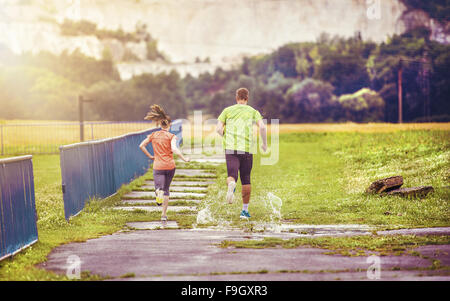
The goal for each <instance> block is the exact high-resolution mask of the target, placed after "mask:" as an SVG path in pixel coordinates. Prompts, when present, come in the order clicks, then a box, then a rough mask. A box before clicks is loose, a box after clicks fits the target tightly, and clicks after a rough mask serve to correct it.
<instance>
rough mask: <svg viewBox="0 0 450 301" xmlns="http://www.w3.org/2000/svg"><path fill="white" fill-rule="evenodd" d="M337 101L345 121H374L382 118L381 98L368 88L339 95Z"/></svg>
mask: <svg viewBox="0 0 450 301" xmlns="http://www.w3.org/2000/svg"><path fill="white" fill-rule="evenodd" d="M338 102H339V107H340V111H341V114H340V116H342V117H343V119H344V120H345V121H356V122H374V121H378V120H382V119H383V117H384V116H383V115H384V100H383V98H381V96H380V95H379V94H378V93H377V92H375V91H372V90H370V89H368V88H363V89H361V90H359V91H357V92H355V93H353V94H344V95H341V96H340V97H339V100H338ZM342 117H341V118H342Z"/></svg>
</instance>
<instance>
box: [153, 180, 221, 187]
mask: <svg viewBox="0 0 450 301" xmlns="http://www.w3.org/2000/svg"><path fill="white" fill-rule="evenodd" d="M214 183H215V182H214V181H175V179H174V180H173V181H172V183H171V184H170V187H172V186H191V187H192V186H199V185H210V184H214ZM144 184H145V185H152V186H153V187H154V186H155V181H153V180H149V181H145V182H144Z"/></svg>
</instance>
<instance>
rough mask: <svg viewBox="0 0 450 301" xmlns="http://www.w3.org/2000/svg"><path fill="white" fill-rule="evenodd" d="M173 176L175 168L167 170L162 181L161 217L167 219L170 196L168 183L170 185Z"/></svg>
mask: <svg viewBox="0 0 450 301" xmlns="http://www.w3.org/2000/svg"><path fill="white" fill-rule="evenodd" d="M174 175H175V168H174V169H172V170H167V171H166V172H165V175H164V177H165V179H164V202H163V208H162V214H161V217H167V207H169V196H170V192H169V189H170V183H172V179H173V176H174Z"/></svg>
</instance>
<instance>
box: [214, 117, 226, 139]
mask: <svg viewBox="0 0 450 301" xmlns="http://www.w3.org/2000/svg"><path fill="white" fill-rule="evenodd" d="M224 127H225V123H223V122H222V121H220V120H217V126H216V132H217V134H219V135H220V136H222V137H223V129H224Z"/></svg>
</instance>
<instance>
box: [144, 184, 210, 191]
mask: <svg viewBox="0 0 450 301" xmlns="http://www.w3.org/2000/svg"><path fill="white" fill-rule="evenodd" d="M140 188H142V189H150V190H152V191H155V186H153V185H143V186H141V187H140ZM169 191H174V192H175V191H177V192H184V191H198V192H206V191H208V188H206V187H195V186H172V185H171V186H170V188H169Z"/></svg>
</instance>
